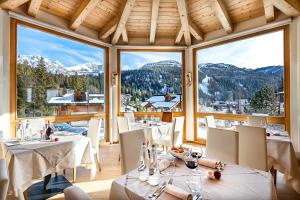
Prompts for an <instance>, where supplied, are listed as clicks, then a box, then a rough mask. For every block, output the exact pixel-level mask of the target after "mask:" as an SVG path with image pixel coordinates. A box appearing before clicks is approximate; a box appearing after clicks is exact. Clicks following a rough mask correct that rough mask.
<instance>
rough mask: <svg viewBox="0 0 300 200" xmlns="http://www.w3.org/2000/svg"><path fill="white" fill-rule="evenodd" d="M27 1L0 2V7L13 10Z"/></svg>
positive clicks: (6, 0) (7, 0) (10, 0)
mask: <svg viewBox="0 0 300 200" xmlns="http://www.w3.org/2000/svg"><path fill="white" fill-rule="evenodd" d="M28 1H29V0H0V7H1V8H3V9H8V10H13V9H15V8H17V7H19V6H20V5H22V4H24V3H26V2H28Z"/></svg>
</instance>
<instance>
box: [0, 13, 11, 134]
mask: <svg viewBox="0 0 300 200" xmlns="http://www.w3.org/2000/svg"><path fill="white" fill-rule="evenodd" d="M9 24H10V22H9V17H8V14H7V13H6V12H5V11H3V10H2V9H0V132H2V134H3V135H4V137H8V136H9V134H10V115H9V113H10V112H9V111H10V109H9V107H10V99H9V98H7V97H9V95H10V91H9V80H10V79H9V76H10V74H9V30H10V29H9ZM0 135H1V134H0Z"/></svg>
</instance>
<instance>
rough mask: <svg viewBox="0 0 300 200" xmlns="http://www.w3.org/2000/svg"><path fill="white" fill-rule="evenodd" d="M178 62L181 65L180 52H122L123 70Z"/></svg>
mask: <svg viewBox="0 0 300 200" xmlns="http://www.w3.org/2000/svg"><path fill="white" fill-rule="evenodd" d="M163 60H176V61H178V62H180V63H181V53H180V52H126V51H125V52H121V66H122V70H129V69H137V68H140V67H142V66H143V65H145V64H147V63H152V62H159V61H163Z"/></svg>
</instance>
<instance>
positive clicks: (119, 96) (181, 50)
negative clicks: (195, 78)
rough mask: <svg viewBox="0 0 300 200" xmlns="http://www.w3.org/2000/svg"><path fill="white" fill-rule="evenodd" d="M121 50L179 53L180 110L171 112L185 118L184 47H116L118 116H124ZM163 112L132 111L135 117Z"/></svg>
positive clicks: (160, 114) (158, 114)
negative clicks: (122, 106)
mask: <svg viewBox="0 0 300 200" xmlns="http://www.w3.org/2000/svg"><path fill="white" fill-rule="evenodd" d="M121 52H175V53H176V52H177V53H181V55H182V56H181V60H182V111H181V112H173V116H174V117H180V116H184V117H185V118H186V94H185V91H186V77H185V75H186V62H185V54H186V50H185V49H117V74H118V83H117V90H118V91H117V93H118V95H117V96H118V106H117V110H118V116H124V112H121ZM162 113H163V112H134V116H136V117H144V116H146V115H147V116H149V115H153V116H155V117H161V116H162ZM185 124H186V122H184V131H183V141H186V133H185Z"/></svg>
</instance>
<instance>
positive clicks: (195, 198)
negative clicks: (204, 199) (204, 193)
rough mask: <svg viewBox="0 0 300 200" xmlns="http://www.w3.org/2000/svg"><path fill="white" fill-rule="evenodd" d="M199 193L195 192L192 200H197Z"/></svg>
mask: <svg viewBox="0 0 300 200" xmlns="http://www.w3.org/2000/svg"><path fill="white" fill-rule="evenodd" d="M200 196H201V195H200V194H196V195H195V196H194V197H193V200H198V199H199V198H200Z"/></svg>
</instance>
